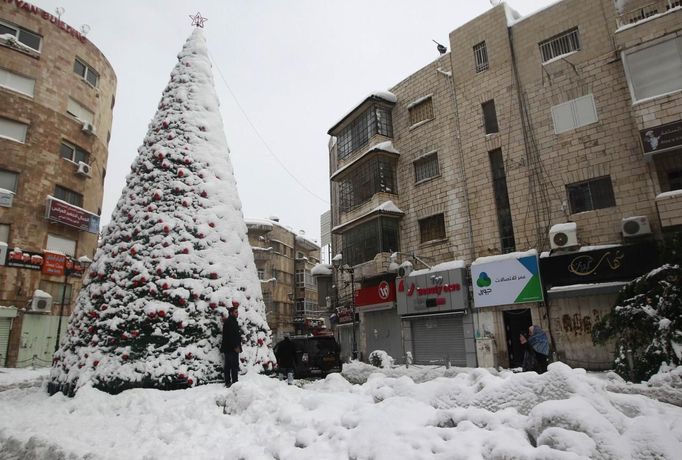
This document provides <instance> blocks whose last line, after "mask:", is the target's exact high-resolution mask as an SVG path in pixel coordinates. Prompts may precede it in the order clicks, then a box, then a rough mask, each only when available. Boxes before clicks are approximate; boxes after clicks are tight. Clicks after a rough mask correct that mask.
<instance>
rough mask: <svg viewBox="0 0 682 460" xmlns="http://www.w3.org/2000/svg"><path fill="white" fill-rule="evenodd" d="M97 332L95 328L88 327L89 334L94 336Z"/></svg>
mask: <svg viewBox="0 0 682 460" xmlns="http://www.w3.org/2000/svg"><path fill="white" fill-rule="evenodd" d="M95 331H96V329H95V326H89V327H88V332H89V333H90V334H94V333H95Z"/></svg>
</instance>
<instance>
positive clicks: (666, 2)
mask: <svg viewBox="0 0 682 460" xmlns="http://www.w3.org/2000/svg"><path fill="white" fill-rule="evenodd" d="M672 9H682V0H657V1H654V2H651V3H647V4H645V5H642V6H639V7H637V8H634V9H631V10H629V11H625V12H623V13H621V14H620V15H619V16H618V18H617V21H618V24H617V25H618V27H619V28H620V27H624V26H627V25H630V24H637V23H638V22H641V21H644V20H645V19H648V18H650V17H652V16H655V15H657V14H664V13H667V12H669V11H670V10H672Z"/></svg>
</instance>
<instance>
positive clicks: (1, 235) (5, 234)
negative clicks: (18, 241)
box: [0, 224, 9, 243]
mask: <svg viewBox="0 0 682 460" xmlns="http://www.w3.org/2000/svg"><path fill="white" fill-rule="evenodd" d="M0 243H9V224H0Z"/></svg>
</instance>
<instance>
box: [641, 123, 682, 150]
mask: <svg viewBox="0 0 682 460" xmlns="http://www.w3.org/2000/svg"><path fill="white" fill-rule="evenodd" d="M639 137H640V139H641V141H642V148H643V149H644V153H645V154H646V153H657V152H664V151H666V150H672V149H675V148H678V147H682V121H674V122H672V123H666V124H665V125H660V126H656V127H654V128H648V129H642V130H641V131H640V132H639Z"/></svg>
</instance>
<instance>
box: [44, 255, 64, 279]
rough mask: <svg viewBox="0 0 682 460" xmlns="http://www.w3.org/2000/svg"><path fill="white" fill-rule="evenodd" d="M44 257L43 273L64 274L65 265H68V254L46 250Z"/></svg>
mask: <svg viewBox="0 0 682 460" xmlns="http://www.w3.org/2000/svg"><path fill="white" fill-rule="evenodd" d="M43 259H44V260H43V274H45V275H52V276H64V266H65V265H66V256H65V255H64V254H59V253H57V252H49V251H45V252H44V253H43Z"/></svg>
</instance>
